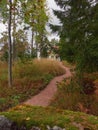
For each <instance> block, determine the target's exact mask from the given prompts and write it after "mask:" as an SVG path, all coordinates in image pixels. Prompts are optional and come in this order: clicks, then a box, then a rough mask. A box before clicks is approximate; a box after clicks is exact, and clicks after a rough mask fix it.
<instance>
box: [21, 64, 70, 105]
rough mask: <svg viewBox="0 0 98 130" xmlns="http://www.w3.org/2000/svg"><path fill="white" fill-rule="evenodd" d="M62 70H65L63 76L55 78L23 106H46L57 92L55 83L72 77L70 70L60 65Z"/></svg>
mask: <svg viewBox="0 0 98 130" xmlns="http://www.w3.org/2000/svg"><path fill="white" fill-rule="evenodd" d="M61 65H62V64H61ZM62 68H64V69H65V74H64V75H62V76H57V77H55V78H54V79H53V80H52V81H51V82H50V83H49V84H48V85H47V87H46V88H45V89H44V90H42V91H41V92H40V93H39V94H37V95H35V96H33V97H32V98H31V99H29V100H27V101H26V102H24V104H28V105H32V106H43V107H45V106H48V105H49V103H50V101H51V99H52V98H53V97H54V95H55V93H56V92H57V83H59V82H61V81H62V80H63V79H64V78H70V77H71V76H72V74H71V72H70V68H68V67H65V66H64V65H62Z"/></svg>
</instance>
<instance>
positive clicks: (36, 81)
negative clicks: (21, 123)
mask: <svg viewBox="0 0 98 130" xmlns="http://www.w3.org/2000/svg"><path fill="white" fill-rule="evenodd" d="M63 73H64V70H63V68H62V67H61V65H60V64H59V62H57V61H53V60H52V61H51V60H48V59H40V60H37V59H35V60H33V61H27V60H22V61H21V60H20V61H19V62H16V63H14V66H13V88H9V87H8V85H7V83H8V82H7V74H8V71H7V63H6V62H0V111H4V110H6V109H8V108H10V107H13V106H15V105H17V104H19V103H21V102H23V101H25V100H26V99H28V98H30V97H31V96H34V95H35V94H37V93H39V92H40V91H41V90H42V89H44V88H45V87H46V85H47V84H48V83H49V82H50V80H51V79H52V78H53V77H54V76H57V75H61V74H63ZM5 99H6V100H5Z"/></svg>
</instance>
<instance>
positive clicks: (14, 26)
mask: <svg viewBox="0 0 98 130" xmlns="http://www.w3.org/2000/svg"><path fill="white" fill-rule="evenodd" d="M15 33H16V23H15V5H14V6H13V47H12V48H13V50H12V51H13V62H14V61H15V60H16V40H15Z"/></svg>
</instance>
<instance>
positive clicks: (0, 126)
mask: <svg viewBox="0 0 98 130" xmlns="http://www.w3.org/2000/svg"><path fill="white" fill-rule="evenodd" d="M11 125H12V122H11V121H10V120H9V119H7V118H6V117H5V116H3V115H2V116H0V130H10V128H11Z"/></svg>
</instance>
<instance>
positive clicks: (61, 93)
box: [51, 77, 98, 116]
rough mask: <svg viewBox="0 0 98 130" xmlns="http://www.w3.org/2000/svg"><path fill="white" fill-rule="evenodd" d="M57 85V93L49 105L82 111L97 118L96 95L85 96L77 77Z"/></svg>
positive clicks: (97, 105)
mask: <svg viewBox="0 0 98 130" xmlns="http://www.w3.org/2000/svg"><path fill="white" fill-rule="evenodd" d="M68 80H70V79H67V80H64V81H63V82H61V83H60V84H58V93H57V94H56V95H55V98H54V99H53V100H52V102H51V105H52V106H54V107H56V108H59V109H67V110H72V111H82V112H85V113H89V114H93V115H97V116H98V95H97V96H96V95H95V94H94V93H93V94H85V93H84V92H83V90H82V86H80V84H79V81H78V79H77V77H74V78H73V79H71V80H70V81H68Z"/></svg>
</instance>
